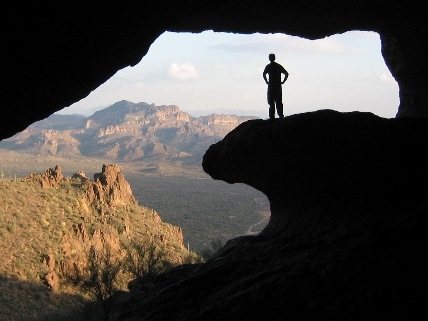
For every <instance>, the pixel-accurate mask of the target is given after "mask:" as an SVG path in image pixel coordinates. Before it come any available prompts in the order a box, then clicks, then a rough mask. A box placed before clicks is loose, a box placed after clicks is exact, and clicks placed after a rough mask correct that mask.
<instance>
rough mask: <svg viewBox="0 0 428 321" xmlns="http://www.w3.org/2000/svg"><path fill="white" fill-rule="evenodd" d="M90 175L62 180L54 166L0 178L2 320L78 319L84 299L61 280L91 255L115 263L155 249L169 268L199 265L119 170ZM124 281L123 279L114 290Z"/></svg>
mask: <svg viewBox="0 0 428 321" xmlns="http://www.w3.org/2000/svg"><path fill="white" fill-rule="evenodd" d="M95 176H96V180H95V181H93V180H90V179H86V178H85V176H84V175H83V174H82V175H77V174H76V175H74V176H73V177H71V178H70V177H68V178H67V177H64V176H63V175H62V171H61V168H60V167H56V168H54V169H49V170H47V171H46V172H44V173H36V174H32V175H29V176H28V177H26V178H23V179H16V180H15V179H12V180H6V179H1V178H0V217H1V221H0V257H1V258H2V259H1V260H0V278H1V282H0V293H1V296H0V319H1V320H40V319H41V318H42V319H43V318H46V320H49V319H50V320H59V319H61V320H63V319H64V316H67V315H70V313H72V314H73V315H79V313H80V314H81V313H82V307H83V305H84V303H85V302H87V300H88V296H87V294H86V293H83V292H82V291H81V290H79V289H78V288H76V287H74V286H72V285H70V284H69V283H68V282H66V279H67V276H68V275H70V273H74V271H75V269H76V268H77V269H78V270H80V271H84V270H85V269H87V268H86V264H88V263H87V259H86V254H87V253H88V251H89V250H90V248H95V249H97V250H100V251H101V250H102V251H105V250H106V249H107V250H108V251H109V253H110V252H111V253H113V254H114V260H115V261H118V262H122V261H123V260H124V258H125V254H126V253H127V249H128V248H129V245H130V244H133V242H137V243H138V244H147V245H153V246H156V248H157V249H159V251H162V253H164V254H165V257H166V258H167V260H168V262H170V263H169V264H172V265H177V264H181V263H183V262H185V261H186V262H187V261H189V260H193V259H196V258H197V257H196V255H195V254H193V253H191V252H188V251H187V249H186V248H185V247H184V245H183V235H182V232H181V229H180V228H178V227H175V226H172V225H170V224H167V223H163V222H162V221H161V219H160V217H159V215H158V214H157V213H156V212H155V211H154V210H153V209H150V208H146V207H143V206H139V205H138V203H137V202H136V200H135V198H134V196H133V193H132V190H131V188H130V185H129V184H128V182H127V181H126V180H125V178H124V176H123V175H122V173H121V171H120V169H119V167H117V166H114V165H109V166H103V169H102V172H101V173H98V174H96V175H95ZM130 279H132V276H131V275H128V274H127V273H122V274H121V277H120V282H119V285H118V286H119V288H120V289H126V287H127V282H128V281H129V280H130ZM55 316H57V317H58V318H56V317H55Z"/></svg>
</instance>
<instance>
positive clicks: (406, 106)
mask: <svg viewBox="0 0 428 321" xmlns="http://www.w3.org/2000/svg"><path fill="white" fill-rule="evenodd" d="M423 8H424V6H423V5H422V2H421V1H412V2H408V1H407V2H404V1H399V2H390V1H386V0H370V1H369V0H360V1H339V0H318V1H289V0H284V1H281V2H279V3H274V2H272V3H268V2H266V1H237V0H235V1H210V2H201V1H194V0H188V1H186V0H183V1H180V2H171V1H165V0H159V1H154V2H146V1H144V2H142V1H135V2H133V1H126V2H120V3H114V4H106V3H104V4H102V5H101V4H95V3H85V4H84V5H79V4H76V3H72V2H70V3H61V4H60V5H59V4H58V3H52V4H50V3H49V4H47V3H43V4H40V3H19V4H9V6H8V9H4V10H3V16H4V19H2V23H3V24H5V26H3V28H2V30H3V44H4V46H3V50H2V51H3V55H5V58H4V60H3V61H4V68H3V76H4V77H3V83H5V85H3V88H2V97H3V99H2V103H3V106H2V127H1V132H0V139H1V138H6V137H10V136H11V135H13V134H15V133H17V132H19V131H21V130H23V129H24V128H26V127H27V126H28V125H29V124H31V123H32V122H34V121H37V120H40V119H43V118H45V117H47V116H49V115H50V114H52V113H54V112H56V111H58V110H60V109H62V108H64V107H65V106H69V105H71V104H72V103H74V102H76V101H78V100H80V99H82V98H84V97H86V96H87V95H88V94H89V93H90V92H91V91H92V90H94V89H95V88H97V87H98V86H99V85H101V84H102V83H104V82H105V81H106V80H107V79H109V78H110V77H111V76H112V75H113V74H114V73H115V72H116V71H118V70H120V69H122V68H124V67H127V66H133V65H135V64H137V63H138V62H139V61H140V60H141V59H142V58H143V57H144V55H145V54H146V53H147V51H148V49H149V47H150V45H151V44H152V43H153V41H154V40H155V39H156V38H157V37H158V36H159V35H161V34H162V33H163V32H165V31H176V32H184V31H187V32H201V31H204V30H214V31H223V32H235V33H254V32H260V33H272V32H280V33H285V34H289V35H294V36H300V37H304V38H308V39H318V38H323V37H325V36H329V35H332V34H336V33H343V32H346V31H352V30H366V31H375V32H378V33H379V34H380V36H381V41H382V54H383V56H384V58H385V62H386V64H387V66H388V67H389V69H390V71H391V73H392V75H393V76H394V77H395V79H396V80H397V82H398V84H399V87H400V107H399V110H398V116H427V115H428V108H427V106H426V105H427V101H428V99H426V98H427V97H426V96H427V94H426V93H427V92H428V91H427V90H426V89H427V82H428V78H427V77H425V75H426V74H427V64H426V63H425V62H424V60H425V59H424V58H425V56H426V55H425V54H426V52H427V51H428V48H427V40H426V39H427V37H426V35H427V33H428V31H427V30H428V28H426V9H423Z"/></svg>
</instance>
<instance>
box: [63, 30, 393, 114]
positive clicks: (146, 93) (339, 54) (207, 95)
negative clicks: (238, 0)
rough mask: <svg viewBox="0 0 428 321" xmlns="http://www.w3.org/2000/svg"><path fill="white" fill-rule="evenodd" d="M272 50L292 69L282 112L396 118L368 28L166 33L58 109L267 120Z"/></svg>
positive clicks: (376, 40)
mask: <svg viewBox="0 0 428 321" xmlns="http://www.w3.org/2000/svg"><path fill="white" fill-rule="evenodd" d="M271 52H274V53H275V54H276V56H277V62H279V63H281V64H282V65H283V66H284V67H285V68H286V69H287V70H288V71H289V73H290V78H289V80H288V81H287V82H286V83H285V84H284V86H283V88H284V105H285V112H286V115H287V114H288V115H291V114H297V113H302V112H308V111H313V110H318V109H334V110H338V111H343V112H348V111H367V112H372V113H374V114H376V115H379V116H381V117H386V118H392V117H395V114H396V112H397V109H398V105H399V94H398V84H397V82H396V81H395V79H394V78H393V77H392V75H391V72H390V71H389V69H388V68H387V66H386V65H385V62H384V59H383V57H382V54H381V42H380V37H379V34H377V33H376V32H367V31H350V32H346V33H343V34H336V35H332V36H330V37H326V38H323V39H318V40H308V39H304V38H300V37H295V36H289V35H285V34H279V33H275V34H260V33H255V34H232V33H219V32H213V31H204V32H202V33H197V34H194V33H174V32H164V33H163V34H162V35H161V36H160V37H159V38H158V39H157V40H156V41H155V42H154V43H153V44H152V45H151V47H150V49H149V51H148V53H147V54H146V56H144V57H143V59H142V60H141V61H140V63H138V64H137V65H136V66H134V67H127V68H125V69H122V70H120V71H118V72H117V73H116V74H115V75H114V76H113V77H111V78H110V79H109V80H108V81H107V82H105V83H104V84H103V85H101V86H100V87H98V88H97V89H96V90H94V91H93V92H92V93H91V94H90V95H89V96H87V97H86V98H85V99H82V100H81V101H79V102H77V103H75V104H73V105H71V106H70V107H68V108H64V109H63V110H61V111H60V112H59V113H68V114H70V113H83V114H86V115H89V114H91V113H92V112H94V111H95V110H96V109H100V108H102V107H106V106H109V105H111V104H113V103H114V102H116V101H120V100H129V101H133V102H140V101H144V102H147V103H154V104H156V105H178V106H179V107H180V108H181V109H182V110H183V111H185V112H188V113H190V114H191V115H193V116H200V115H206V114H210V113H228V114H231V113H235V114H238V115H252V116H257V117H261V118H267V103H266V92H265V90H266V88H265V84H264V82H263V79H262V77H261V74H262V71H263V68H264V66H265V65H266V64H267V63H268V58H267V57H268V54H269V53H271Z"/></svg>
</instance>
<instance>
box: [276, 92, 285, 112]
mask: <svg viewBox="0 0 428 321" xmlns="http://www.w3.org/2000/svg"><path fill="white" fill-rule="evenodd" d="M275 102H276V111H277V113H278V116H279V118H284V107H283V105H282V91H281V90H280V91H279V92H278V93H277V96H276V97H275Z"/></svg>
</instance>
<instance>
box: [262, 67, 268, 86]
mask: <svg viewBox="0 0 428 321" xmlns="http://www.w3.org/2000/svg"><path fill="white" fill-rule="evenodd" d="M266 74H267V70H266V68H265V70H264V71H263V79H264V80H265V83H267V84H268V85H269V81H268V80H267V77H266Z"/></svg>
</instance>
